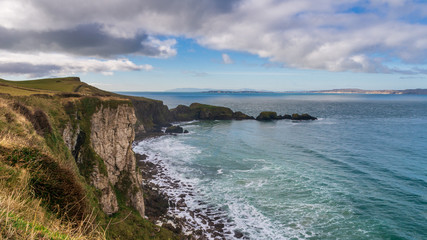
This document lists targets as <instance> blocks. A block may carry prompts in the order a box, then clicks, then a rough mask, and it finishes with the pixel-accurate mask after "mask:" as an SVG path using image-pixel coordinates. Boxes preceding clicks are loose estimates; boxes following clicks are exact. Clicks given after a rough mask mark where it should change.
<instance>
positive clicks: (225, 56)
mask: <svg viewBox="0 0 427 240" xmlns="http://www.w3.org/2000/svg"><path fill="white" fill-rule="evenodd" d="M222 63H223V64H233V60H232V59H231V57H230V56H229V55H228V54H225V53H223V54H222Z"/></svg>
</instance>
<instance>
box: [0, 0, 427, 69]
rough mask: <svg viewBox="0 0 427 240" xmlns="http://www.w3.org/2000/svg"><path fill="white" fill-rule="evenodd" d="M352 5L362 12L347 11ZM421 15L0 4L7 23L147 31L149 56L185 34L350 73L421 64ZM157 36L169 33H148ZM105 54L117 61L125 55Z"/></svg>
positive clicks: (204, 5)
mask: <svg viewBox="0 0 427 240" xmlns="http://www.w3.org/2000/svg"><path fill="white" fill-rule="evenodd" d="M82 6H83V7H82ZM354 7H359V8H360V9H361V10H360V12H358V13H355V11H352V9H353V8H354ZM18 10H19V11H18ZM17 12H19V14H16V13H17ZM426 17H427V4H425V3H422V1H415V0H412V1H411V0H371V1H359V0H343V1H336V0H317V1H315V4H314V1H313V0H283V1H277V0H263V1H259V0H222V1H219V0H218V1H211V0H182V1H167V0H122V1H114V0H102V1H101V0H92V1H87V0H75V1H67V2H63V1H56V0H36V1H27V0H13V1H11V0H3V1H2V2H1V3H0V26H3V27H5V28H7V29H18V30H32V31H53V30H57V31H60V30H63V29H72V28H75V27H76V26H79V25H84V24H100V25H102V26H103V30H105V32H107V33H108V34H109V35H111V36H115V37H117V38H126V39H127V38H133V37H135V36H138V35H141V33H144V34H147V35H148V36H151V37H148V41H144V42H142V44H143V45H145V46H147V47H149V48H148V50H150V49H153V53H152V54H151V55H149V56H154V57H160V58H167V57H171V56H175V55H176V54H177V52H176V49H175V48H174V46H175V45H176V40H174V39H173V38H174V37H182V36H184V37H188V38H194V39H196V40H197V42H198V43H199V44H201V45H203V46H206V47H209V48H213V49H217V50H227V51H228V50H235V51H243V52H249V53H252V54H256V55H258V56H260V57H264V58H268V59H271V60H272V61H273V62H281V63H282V64H283V65H284V66H287V67H294V68H303V69H322V70H328V71H356V72H391V71H392V70H393V69H391V68H390V67H388V63H389V62H391V61H396V60H398V61H401V62H402V63H407V64H425V63H426V62H427V57H426V56H427V40H426V39H427V25H426V24H422V23H418V22H417V21H418V20H420V19H425V18H426ZM156 35H163V36H168V39H166V40H160V39H159V38H155V37H153V36H156ZM0 44H1V36H0ZM105 46H110V45H105ZM154 50H155V51H154ZM80 52H81V51H80ZM111 52H114V51H111ZM126 54H127V53H126ZM226 56H228V55H226ZM222 57H223V60H224V63H227V61H226V60H227V59H228V60H230V61H231V59H229V56H228V58H227V57H224V55H223V56H222ZM82 61H90V60H89V59H82ZM98 61H99V62H105V61H104V60H100V59H99V60H98ZM111 61H119V62H120V64H121V65H123V64H125V62H126V61H125V62H123V61H122V60H111ZM116 64H118V63H116ZM126 64H127V63H126ZM126 64H125V65H126ZM102 65H103V66H105V65H106V64H105V63H103V64H102ZM80 68H81V69H82V68H84V67H83V66H81V67H80ZM99 72H101V71H99ZM104 72H107V73H109V72H112V71H111V70H105V71H104Z"/></svg>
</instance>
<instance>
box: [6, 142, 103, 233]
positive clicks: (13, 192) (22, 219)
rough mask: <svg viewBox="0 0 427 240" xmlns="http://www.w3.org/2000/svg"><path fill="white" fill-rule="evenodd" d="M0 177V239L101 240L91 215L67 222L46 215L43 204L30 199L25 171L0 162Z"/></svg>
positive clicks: (48, 214) (29, 180)
mask: <svg viewBox="0 0 427 240" xmlns="http://www.w3.org/2000/svg"><path fill="white" fill-rule="evenodd" d="M5 151H6V150H5V149H4V148H3V149H2V153H3V154H1V155H0V157H1V158H2V159H3V158H4V153H5ZM0 176H1V177H0V239H70V240H72V239H81V240H84V239H105V231H104V230H103V229H101V228H100V227H99V226H96V225H94V224H93V220H94V217H93V216H92V215H88V217H87V218H85V219H83V220H81V221H78V222H69V221H67V220H66V219H61V218H57V217H56V216H55V215H54V214H52V213H49V212H48V211H46V209H45V207H44V203H43V201H42V200H41V199H38V198H34V196H33V193H32V188H31V173H30V172H29V171H28V170H27V169H23V168H19V167H13V166H10V165H8V164H5V163H4V162H3V161H0Z"/></svg>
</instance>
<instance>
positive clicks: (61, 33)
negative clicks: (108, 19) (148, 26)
mask: <svg viewBox="0 0 427 240" xmlns="http://www.w3.org/2000/svg"><path fill="white" fill-rule="evenodd" d="M0 49H5V50H8V51H11V50H12V51H18V52H19V51H31V52H34V51H36V52H37V51H40V52H64V53H71V54H75V55H82V56H101V57H111V56H115V55H125V54H141V55H146V56H159V55H161V54H162V52H161V50H159V49H158V48H156V47H155V46H151V45H150V42H149V39H148V36H147V35H146V34H137V35H136V36H134V37H132V38H123V37H116V36H112V35H110V34H107V33H106V32H105V31H103V28H102V25H100V24H85V25H79V26H77V27H75V28H72V29H65V30H54V31H43V32H37V31H28V30H27V31H24V30H20V31H18V30H13V29H12V30H10V29H6V28H3V27H0Z"/></svg>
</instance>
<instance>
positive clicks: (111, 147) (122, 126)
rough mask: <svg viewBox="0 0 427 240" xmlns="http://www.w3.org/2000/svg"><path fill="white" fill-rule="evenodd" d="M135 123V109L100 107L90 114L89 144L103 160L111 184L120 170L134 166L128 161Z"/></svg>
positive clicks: (130, 156)
mask: <svg viewBox="0 0 427 240" xmlns="http://www.w3.org/2000/svg"><path fill="white" fill-rule="evenodd" d="M135 123H136V117H135V113H134V110H133V108H132V107H130V106H126V105H119V106H118V107H117V108H104V107H101V109H100V110H99V111H97V112H95V113H94V114H93V115H92V120H91V133H90V139H91V145H92V147H93V150H95V152H96V153H97V154H98V155H99V156H100V157H101V158H102V159H103V160H104V162H105V165H106V167H107V172H108V175H109V176H108V178H109V180H110V182H111V184H113V185H115V184H116V183H117V181H118V177H119V175H120V172H121V171H123V170H130V169H132V170H133V169H135V164H136V163H135V161H131V158H132V155H133V154H134V153H133V152H132V149H131V147H132V141H133V139H134V137H135V132H134V127H133V126H134V124H135Z"/></svg>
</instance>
